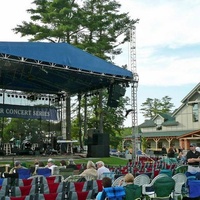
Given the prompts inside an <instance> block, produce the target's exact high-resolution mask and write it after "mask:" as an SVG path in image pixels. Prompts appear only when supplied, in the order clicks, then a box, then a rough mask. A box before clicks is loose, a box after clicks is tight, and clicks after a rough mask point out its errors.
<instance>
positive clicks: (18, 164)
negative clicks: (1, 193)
mask: <svg viewBox="0 0 200 200" xmlns="http://www.w3.org/2000/svg"><path fill="white" fill-rule="evenodd" d="M20 168H26V167H23V166H22V164H21V162H20V161H15V163H14V167H13V168H12V169H11V170H10V172H9V174H13V173H16V172H17V169H20Z"/></svg>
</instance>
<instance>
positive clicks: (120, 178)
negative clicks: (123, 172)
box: [112, 176, 124, 187]
mask: <svg viewBox="0 0 200 200" xmlns="http://www.w3.org/2000/svg"><path fill="white" fill-rule="evenodd" d="M123 179H124V176H119V177H118V178H117V179H115V180H114V181H113V183H112V187H116V186H119V183H120V182H121V180H123Z"/></svg>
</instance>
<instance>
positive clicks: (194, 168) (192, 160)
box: [186, 143, 200, 177]
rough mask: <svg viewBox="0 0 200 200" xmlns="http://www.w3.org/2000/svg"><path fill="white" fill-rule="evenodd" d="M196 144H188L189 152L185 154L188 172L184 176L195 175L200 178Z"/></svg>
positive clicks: (199, 160) (198, 153)
mask: <svg viewBox="0 0 200 200" xmlns="http://www.w3.org/2000/svg"><path fill="white" fill-rule="evenodd" d="M196 146H197V145H196V144H194V143H192V144H190V150H189V151H188V152H187V154H186V161H187V164H188V170H187V173H186V175H187V176H189V175H196V177H200V167H199V163H200V152H198V151H196Z"/></svg>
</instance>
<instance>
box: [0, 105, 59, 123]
mask: <svg viewBox="0 0 200 200" xmlns="http://www.w3.org/2000/svg"><path fill="white" fill-rule="evenodd" d="M0 117H7V118H9V117H11V118H24V119H42V120H58V118H57V109H56V108H52V107H41V106H19V105H9V104H0Z"/></svg>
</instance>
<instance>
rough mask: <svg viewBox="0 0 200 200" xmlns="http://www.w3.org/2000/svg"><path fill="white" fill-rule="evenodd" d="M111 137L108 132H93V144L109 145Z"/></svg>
mask: <svg viewBox="0 0 200 200" xmlns="http://www.w3.org/2000/svg"><path fill="white" fill-rule="evenodd" d="M109 144H110V139H109V134H107V133H96V134H93V145H109Z"/></svg>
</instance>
